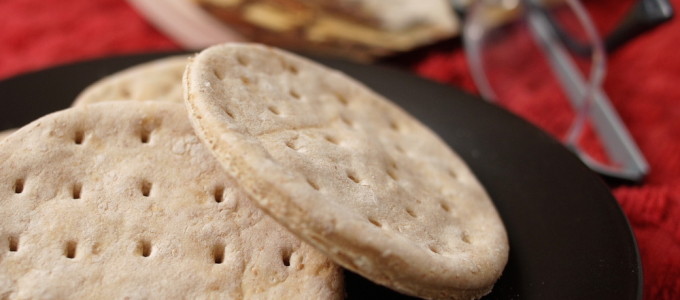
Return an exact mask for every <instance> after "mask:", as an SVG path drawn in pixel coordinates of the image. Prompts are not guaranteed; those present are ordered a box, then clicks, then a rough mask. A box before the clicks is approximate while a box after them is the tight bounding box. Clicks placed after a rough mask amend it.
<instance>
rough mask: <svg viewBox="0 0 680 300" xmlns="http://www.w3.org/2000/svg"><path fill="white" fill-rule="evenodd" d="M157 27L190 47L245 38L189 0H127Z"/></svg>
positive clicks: (184, 45)
mask: <svg viewBox="0 0 680 300" xmlns="http://www.w3.org/2000/svg"><path fill="white" fill-rule="evenodd" d="M128 2H129V3H130V4H131V5H132V6H133V7H134V8H135V9H137V11H139V12H140V13H141V14H142V15H144V16H145V17H146V18H147V19H148V20H149V21H150V22H151V23H153V24H154V25H155V26H156V28H158V29H159V30H160V31H162V32H163V33H165V34H167V35H168V36H169V37H170V38H172V39H173V40H175V41H176V42H177V43H179V44H180V45H182V46H183V47H184V48H187V49H201V48H205V47H207V46H210V45H214V44H218V43H224V42H236V41H245V40H246V39H245V38H243V37H242V36H241V35H239V34H238V33H236V32H235V31H234V30H232V29H230V28H229V27H227V26H226V25H224V24H223V23H222V22H220V21H219V20H217V19H215V18H214V17H212V16H211V15H210V14H208V13H207V12H205V11H203V10H202V9H201V8H200V7H198V6H197V5H196V4H194V3H193V2H192V1H190V0H128Z"/></svg>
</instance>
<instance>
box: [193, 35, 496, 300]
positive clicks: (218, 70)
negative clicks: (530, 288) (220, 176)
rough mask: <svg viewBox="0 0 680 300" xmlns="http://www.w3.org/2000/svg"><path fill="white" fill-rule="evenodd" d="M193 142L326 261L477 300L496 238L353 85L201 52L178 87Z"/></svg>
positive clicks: (432, 156) (462, 193)
mask: <svg viewBox="0 0 680 300" xmlns="http://www.w3.org/2000/svg"><path fill="white" fill-rule="evenodd" d="M184 89H185V100H186V103H187V108H188V111H189V115H190V118H191V120H192V122H193V125H194V128H195V129H196V132H197V135H198V136H199V138H201V140H203V141H204V142H205V143H206V144H207V145H208V148H209V149H210V150H212V153H213V154H214V155H215V156H216V157H217V159H218V160H219V161H220V162H222V164H223V166H224V167H225V169H226V170H228V172H229V173H230V174H231V175H232V176H234V177H235V178H236V179H237V181H238V182H239V184H240V185H241V186H242V187H243V188H244V189H245V190H246V191H247V192H248V193H249V194H250V195H251V197H252V198H253V200H255V201H256V202H257V203H258V204H259V205H260V207H261V208H262V209H264V210H266V211H267V212H268V213H269V214H270V215H271V216H273V217H274V218H275V219H276V220H278V221H279V222H280V223H281V224H283V225H284V226H286V227H288V228H289V229H290V230H291V231H292V232H294V233H295V234H297V235H298V236H299V237H300V238H302V239H304V240H305V241H306V242H308V243H310V244H312V245H314V246H315V247H317V248H318V249H320V250H321V251H322V252H324V253H325V254H326V255H328V256H329V257H331V258H332V259H333V260H334V261H335V262H337V263H339V264H341V265H343V266H344V267H346V268H348V269H351V270H353V271H355V272H358V273H359V274H361V275H363V276H365V277H367V278H369V279H371V280H373V281H375V282H377V283H380V284H383V285H386V286H389V287H391V288H394V289H396V290H398V291H401V292H404V293H408V294H411V295H415V296H420V297H425V298H451V299H470V298H477V297H480V296H482V295H485V294H487V293H488V292H489V291H490V290H491V288H492V286H493V284H494V282H495V281H496V280H497V279H498V277H499V276H500V274H501V272H502V270H503V268H504V267H505V264H506V261H507V257H508V241H507V236H506V232H505V229H504V226H503V223H502V221H501V219H500V218H499V215H498V213H497V212H496V209H495V207H494V205H493V203H492V202H491V200H490V199H489V197H488V196H487V194H486V192H485V191H484V189H483V188H482V186H481V185H480V184H479V182H478V181H477V179H476V178H475V177H474V175H473V174H472V172H471V171H470V170H469V169H468V168H467V167H466V165H465V164H464V162H463V161H462V160H461V159H460V158H459V157H458V156H457V155H456V154H454V152H453V151H452V150H451V149H450V148H449V147H448V146H447V145H446V144H444V143H443V142H442V141H441V140H440V138H439V137H437V136H436V135H435V134H433V133H432V132H431V131H430V130H429V129H428V128H426V127H425V126H424V125H422V124H421V123H419V122H418V121H417V120H415V119H414V118H413V117H411V116H410V115H408V114H407V113H406V112H404V111H403V110H402V109H400V108H398V107H397V106H395V105H394V104H392V103H391V102H389V101H388V100H386V99H384V98H383V97H381V96H379V95H377V94H375V93H374V92H372V91H371V90H369V89H368V88H366V87H365V86H363V85H362V84H360V83H358V82H356V81H355V80H353V79H351V78H349V77H347V76H345V75H343V74H341V73H339V72H337V71H333V70H330V69H328V68H326V67H323V66H320V65H318V64H316V63H314V62H311V61H309V60H307V59H303V58H301V57H298V56H295V55H292V54H289V53H286V52H284V51H281V50H276V49H273V48H267V47H264V46H258V45H248V44H225V45H219V46H214V47H211V48H208V49H206V50H204V51H203V52H201V53H200V54H198V55H197V56H196V57H194V58H193V60H192V62H191V63H190V64H189V65H188V67H187V71H186V72H185V75H184Z"/></svg>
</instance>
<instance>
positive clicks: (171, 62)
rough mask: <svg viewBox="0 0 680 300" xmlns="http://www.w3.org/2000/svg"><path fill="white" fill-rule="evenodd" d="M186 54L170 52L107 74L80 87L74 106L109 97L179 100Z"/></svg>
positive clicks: (106, 99)
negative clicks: (166, 55)
mask: <svg viewBox="0 0 680 300" xmlns="http://www.w3.org/2000/svg"><path fill="white" fill-rule="evenodd" d="M186 63H187V56H185V55H179V56H171V57H167V58H162V59H158V60H154V61H151V62H147V63H143V64H139V65H136V66H133V67H130V68H127V69H125V70H122V71H119V72H117V73H114V74H111V75H109V76H106V77H104V78H102V79H100V80H99V81H97V82H95V83H93V84H92V85H90V86H88V87H87V88H85V90H83V91H82V92H81V93H80V95H78V97H76V100H75V101H74V102H73V106H79V105H84V104H92V103H97V102H104V101H111V100H136V101H169V102H178V103H181V102H182V85H181V83H182V73H183V72H184V68H185V67H186Z"/></svg>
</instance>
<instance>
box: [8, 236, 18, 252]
mask: <svg viewBox="0 0 680 300" xmlns="http://www.w3.org/2000/svg"><path fill="white" fill-rule="evenodd" d="M7 239H8V241H9V252H17V251H19V237H17V236H13V235H10V236H9V237H7Z"/></svg>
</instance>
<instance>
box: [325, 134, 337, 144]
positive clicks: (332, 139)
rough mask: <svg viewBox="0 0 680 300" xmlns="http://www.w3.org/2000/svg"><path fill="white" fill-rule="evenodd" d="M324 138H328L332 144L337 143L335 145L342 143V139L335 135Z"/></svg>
mask: <svg viewBox="0 0 680 300" xmlns="http://www.w3.org/2000/svg"><path fill="white" fill-rule="evenodd" d="M324 138H325V139H326V141H328V142H329V143H331V144H335V145H337V144H340V141H338V139H337V138H336V137H334V136H331V135H327V136H325V137H324Z"/></svg>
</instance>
